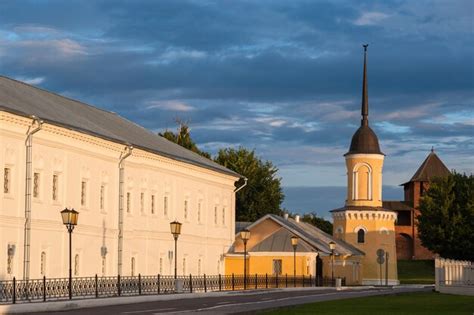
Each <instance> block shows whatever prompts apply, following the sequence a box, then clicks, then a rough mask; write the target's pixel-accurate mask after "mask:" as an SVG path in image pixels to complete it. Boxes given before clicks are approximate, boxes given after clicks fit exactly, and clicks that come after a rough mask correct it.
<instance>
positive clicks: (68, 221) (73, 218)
mask: <svg viewBox="0 0 474 315" xmlns="http://www.w3.org/2000/svg"><path fill="white" fill-rule="evenodd" d="M61 218H62V219H63V224H64V225H65V226H66V228H67V231H68V232H69V299H70V300H71V299H72V267H71V264H72V258H71V248H72V231H73V230H74V227H75V226H76V225H77V219H78V218H79V212H77V211H76V210H74V209H71V210H69V209H68V208H66V209H64V210H63V211H61Z"/></svg>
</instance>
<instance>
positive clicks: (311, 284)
mask: <svg viewBox="0 0 474 315" xmlns="http://www.w3.org/2000/svg"><path fill="white" fill-rule="evenodd" d="M311 280H312V279H311V274H309V287H310V288H311V287H312V286H313V282H312V281H311Z"/></svg>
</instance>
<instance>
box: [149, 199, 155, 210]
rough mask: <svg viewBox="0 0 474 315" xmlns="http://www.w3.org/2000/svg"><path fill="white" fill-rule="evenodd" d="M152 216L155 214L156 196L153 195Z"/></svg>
mask: <svg viewBox="0 0 474 315" xmlns="http://www.w3.org/2000/svg"><path fill="white" fill-rule="evenodd" d="M150 208H151V214H155V195H151V207H150Z"/></svg>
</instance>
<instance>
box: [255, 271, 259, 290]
mask: <svg viewBox="0 0 474 315" xmlns="http://www.w3.org/2000/svg"><path fill="white" fill-rule="evenodd" d="M257 289H258V275H257V274H255V290H257Z"/></svg>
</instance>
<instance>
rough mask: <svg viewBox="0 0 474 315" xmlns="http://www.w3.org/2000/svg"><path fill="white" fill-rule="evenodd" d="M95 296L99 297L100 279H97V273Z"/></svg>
mask: <svg viewBox="0 0 474 315" xmlns="http://www.w3.org/2000/svg"><path fill="white" fill-rule="evenodd" d="M95 297H96V298H98V297H99V281H98V279H97V274H95Z"/></svg>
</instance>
